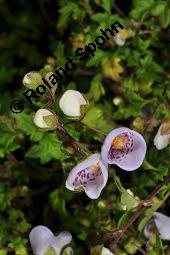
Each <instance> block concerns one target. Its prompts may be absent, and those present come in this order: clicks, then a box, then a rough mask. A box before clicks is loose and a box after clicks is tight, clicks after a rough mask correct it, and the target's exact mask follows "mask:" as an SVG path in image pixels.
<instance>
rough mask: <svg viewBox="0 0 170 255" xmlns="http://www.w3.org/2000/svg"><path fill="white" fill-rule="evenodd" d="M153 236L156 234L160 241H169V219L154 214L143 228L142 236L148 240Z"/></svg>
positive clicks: (157, 213) (159, 214) (162, 215)
mask: <svg viewBox="0 0 170 255" xmlns="http://www.w3.org/2000/svg"><path fill="white" fill-rule="evenodd" d="M153 234H158V235H159V237H160V238H161V239H162V240H170V217H168V216H166V215H164V214H162V213H159V212H155V213H154V215H153V219H151V220H150V221H149V222H148V223H147V224H146V226H145V228H144V235H145V237H146V238H148V239H149V238H150V237H151V236H152V235H153Z"/></svg>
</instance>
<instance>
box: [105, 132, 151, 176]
mask: <svg viewBox="0 0 170 255" xmlns="http://www.w3.org/2000/svg"><path fill="white" fill-rule="evenodd" d="M145 154H146V142H145V140H144V138H143V136H142V135H140V134H139V133H137V132H136V131H133V130H131V129H129V128H125V127H121V128H116V129H114V130H112V131H111V132H110V133H109V134H108V135H107V137H106V139H105V141H104V143H103V146H102V150H101V157H102V160H103V161H104V162H106V163H108V164H115V165H118V166H119V167H120V168H122V169H123V170H126V171H133V170H136V169H137V168H139V167H140V166H141V164H142V162H143V160H144V157H145Z"/></svg>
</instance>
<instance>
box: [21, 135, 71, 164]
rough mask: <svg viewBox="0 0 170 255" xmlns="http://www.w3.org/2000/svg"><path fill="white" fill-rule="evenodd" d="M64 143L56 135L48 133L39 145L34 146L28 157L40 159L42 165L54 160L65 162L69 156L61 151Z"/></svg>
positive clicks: (27, 154)
mask: <svg viewBox="0 0 170 255" xmlns="http://www.w3.org/2000/svg"><path fill="white" fill-rule="evenodd" d="M61 145H62V142H61V141H60V140H58V138H57V137H56V135H55V134H51V133H47V134H46V136H45V137H43V139H41V140H40V142H39V143H38V144H37V145H34V146H33V147H32V148H31V149H29V150H28V152H27V153H26V156H27V157H30V158H39V159H40V162H41V163H42V164H45V163H47V162H49V161H50V160H52V159H56V160H61V161H62V160H64V159H66V158H67V156H66V155H65V154H64V153H63V152H62V151H61Z"/></svg>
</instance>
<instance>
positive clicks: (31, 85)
mask: <svg viewBox="0 0 170 255" xmlns="http://www.w3.org/2000/svg"><path fill="white" fill-rule="evenodd" d="M23 84H24V86H25V87H27V88H28V89H34V90H35V89H36V88H37V87H38V86H39V85H41V84H43V81H42V77H41V74H39V73H38V72H30V73H27V74H26V75H25V76H24V78H23Z"/></svg>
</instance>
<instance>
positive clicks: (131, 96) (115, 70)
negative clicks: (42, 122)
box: [0, 0, 170, 255]
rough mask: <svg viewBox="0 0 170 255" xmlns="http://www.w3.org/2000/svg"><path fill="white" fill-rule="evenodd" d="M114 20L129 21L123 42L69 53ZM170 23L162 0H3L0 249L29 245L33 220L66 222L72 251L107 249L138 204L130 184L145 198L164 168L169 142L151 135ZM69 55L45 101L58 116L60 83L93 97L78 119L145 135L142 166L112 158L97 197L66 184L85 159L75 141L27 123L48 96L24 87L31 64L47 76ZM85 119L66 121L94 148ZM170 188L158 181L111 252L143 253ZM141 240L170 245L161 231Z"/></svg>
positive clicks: (163, 111)
mask: <svg viewBox="0 0 170 255" xmlns="http://www.w3.org/2000/svg"><path fill="white" fill-rule="evenodd" d="M115 21H119V22H120V23H121V24H122V25H124V27H126V31H125V34H124V35H122V38H123V39H124V41H125V44H124V45H123V46H119V45H117V44H116V42H115V40H114V38H113V37H112V38H110V40H108V41H106V43H105V45H104V46H103V47H102V48H100V49H99V48H97V50H96V52H95V57H91V58H89V59H88V60H87V61H84V62H82V61H81V62H80V60H79V59H76V58H75V55H74V51H75V49H77V48H79V47H82V48H83V47H84V46H85V45H86V44H88V43H90V42H93V41H94V39H95V38H96V37H97V36H98V35H100V34H101V32H100V29H101V28H102V29H106V28H108V27H110V25H111V24H113V23H114V22H115ZM169 25H170V1H168V0H166V1H163V0H149V1H148V0H134V1H123V0H119V1H118V0H117V1H115V0H92V1H90V0H89V1H88V0H75V1H73V0H70V1H67V0H62V1H57V0H36V1H33V0H32V1H28V0H18V1H15V0H0V85H1V86H0V91H1V93H0V132H1V133H0V255H6V254H17V255H26V254H32V251H31V248H30V245H29V243H28V233H29V231H30V229H31V227H33V226H35V225H38V224H43V225H46V226H48V227H50V228H51V229H52V230H53V231H54V232H55V233H58V232H60V231H62V230H64V229H67V230H69V231H70V232H71V233H72V235H73V243H72V247H73V249H74V251H75V254H77V255H79V254H81V255H84V254H90V250H91V254H98V253H97V251H95V249H94V247H95V246H96V245H100V244H101V245H105V246H106V247H108V248H110V247H111V245H112V243H113V236H114V234H113V233H114V231H115V230H116V228H118V227H121V225H122V224H124V223H126V222H127V220H128V219H129V217H130V216H131V215H132V214H133V211H134V210H135V209H134V208H133V205H134V203H133V201H131V199H130V198H129V195H128V194H129V193H127V191H126V189H130V190H131V191H133V192H134V194H135V195H136V196H138V197H139V198H140V199H142V200H143V199H145V198H146V197H147V195H148V194H149V193H150V192H151V191H152V190H153V188H154V187H155V186H156V184H157V183H158V182H159V181H162V180H163V178H164V176H166V175H167V174H168V167H169V156H170V155H169V148H166V149H164V150H163V151H158V150H157V149H156V148H155V147H154V145H153V138H154V136H155V134H156V132H157V129H158V127H159V124H160V120H161V119H163V118H167V117H170V105H169V100H170V89H169V82H170V65H169V63H170V54H169V52H170V43H169V42H170V26H169ZM66 56H70V57H71V58H72V59H75V61H76V63H77V68H76V70H74V71H73V72H72V73H70V75H69V76H67V77H64V79H63V80H62V81H61V82H60V84H59V86H58V89H57V91H56V101H55V104H54V106H53V108H51V109H52V110H54V111H55V112H56V113H57V114H58V115H59V118H60V120H61V121H63V122H66V121H67V120H66V118H65V117H64V116H63V115H62V113H61V111H60V110H59V108H58V101H59V98H60V97H61V95H62V93H63V92H64V91H65V90H66V89H77V90H79V91H80V92H82V93H85V94H86V96H87V98H88V99H89V101H90V108H89V110H88V112H87V114H86V116H85V118H84V119H83V121H82V123H84V124H87V125H91V126H93V127H96V128H98V129H100V130H102V131H103V132H106V133H107V132H109V131H110V130H112V129H113V128H115V127H118V126H127V127H130V128H132V129H134V130H137V131H138V132H140V133H142V134H143V135H144V137H145V139H146V141H147V144H148V151H147V156H146V160H145V162H144V164H143V166H142V167H141V168H140V169H139V170H137V171H135V172H133V173H129V172H123V171H122V170H121V169H119V168H118V167H116V166H112V167H110V170H109V183H108V185H107V186H106V188H105V189H104V190H103V192H102V194H101V196H100V198H99V199H98V200H95V201H91V200H90V199H89V198H87V197H86V195H85V194H84V193H72V192H71V191H68V190H66V188H65V180H66V178H67V175H68V172H69V171H70V170H71V169H72V168H73V167H74V166H75V164H76V163H78V162H79V161H80V160H82V159H83V157H82V156H81V155H80V154H79V153H77V151H76V150H75V147H74V146H72V144H70V143H69V142H68V141H67V139H65V138H64V137H61V136H60V135H59V134H56V133H54V132H52V131H49V132H44V131H42V130H40V129H38V128H37V127H36V126H34V124H33V121H32V119H33V115H34V113H35V111H36V110H38V109H39V108H40V107H41V108H42V107H44V105H45V104H46V100H47V99H46V96H43V97H41V99H40V100H38V101H37V102H34V104H33V105H30V104H29V103H26V100H25V99H24V97H23V95H22V93H23V92H24V91H25V90H26V88H24V86H23V85H22V79H23V76H24V75H25V74H26V73H28V72H30V71H33V70H35V71H40V73H41V74H43V75H44V76H45V74H46V73H48V72H50V71H54V70H55V69H56V68H57V67H60V66H62V65H64V64H65V63H66V62H67V61H66V59H65V57H66ZM15 98H21V99H22V100H23V101H24V100H25V101H24V103H25V109H24V111H23V112H22V113H21V114H12V113H11V111H10V109H9V105H10V103H11V101H12V100H14V99H15ZM82 123H77V124H76V125H75V124H70V125H67V126H66V128H67V131H68V132H69V134H70V135H71V136H72V137H73V138H75V139H76V140H79V141H80V142H81V143H83V144H84V145H85V146H87V147H88V149H89V150H91V151H92V152H96V151H100V147H101V144H102V141H103V137H102V135H100V134H97V133H95V132H93V131H92V130H89V129H88V128H87V126H85V125H84V124H82ZM116 176H117V177H116ZM120 187H121V188H120ZM169 191H170V185H166V186H164V188H163V189H162V190H161V192H160V193H159V194H158V195H157V197H156V198H155V200H154V201H152V203H151V205H150V206H149V207H146V209H145V211H144V213H143V214H141V217H140V218H139V220H138V221H137V222H136V223H135V224H134V225H133V226H132V227H130V230H129V235H125V237H124V238H123V240H122V242H121V244H120V245H119V246H118V249H117V254H122V255H123V254H142V253H141V251H139V249H138V248H139V247H143V248H144V249H145V248H146V247H145V245H146V239H145V238H144V236H143V233H142V229H143V226H144V224H145V223H146V222H147V220H148V219H149V217H150V216H151V215H152V213H153V212H154V211H156V210H157V209H158V208H159V207H160V211H162V212H164V213H165V214H167V215H168V212H169V209H170V207H169V202H170V200H169V199H168V194H169ZM131 198H132V197H131ZM123 203H124V205H125V206H126V207H127V210H125V211H124V210H123V209H122V208H123V207H122V205H123ZM169 216H170V215H169ZM147 245H148V246H149V247H150V248H151V249H152V253H151V252H150V253H149V254H152V255H156V254H157V255H159V254H160V255H162V254H164V251H165V253H166V254H169V253H168V246H167V243H163V244H162V242H161V240H158V239H157V240H156V241H155V242H154V241H153V242H152V243H151V244H150V243H147Z"/></svg>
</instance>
